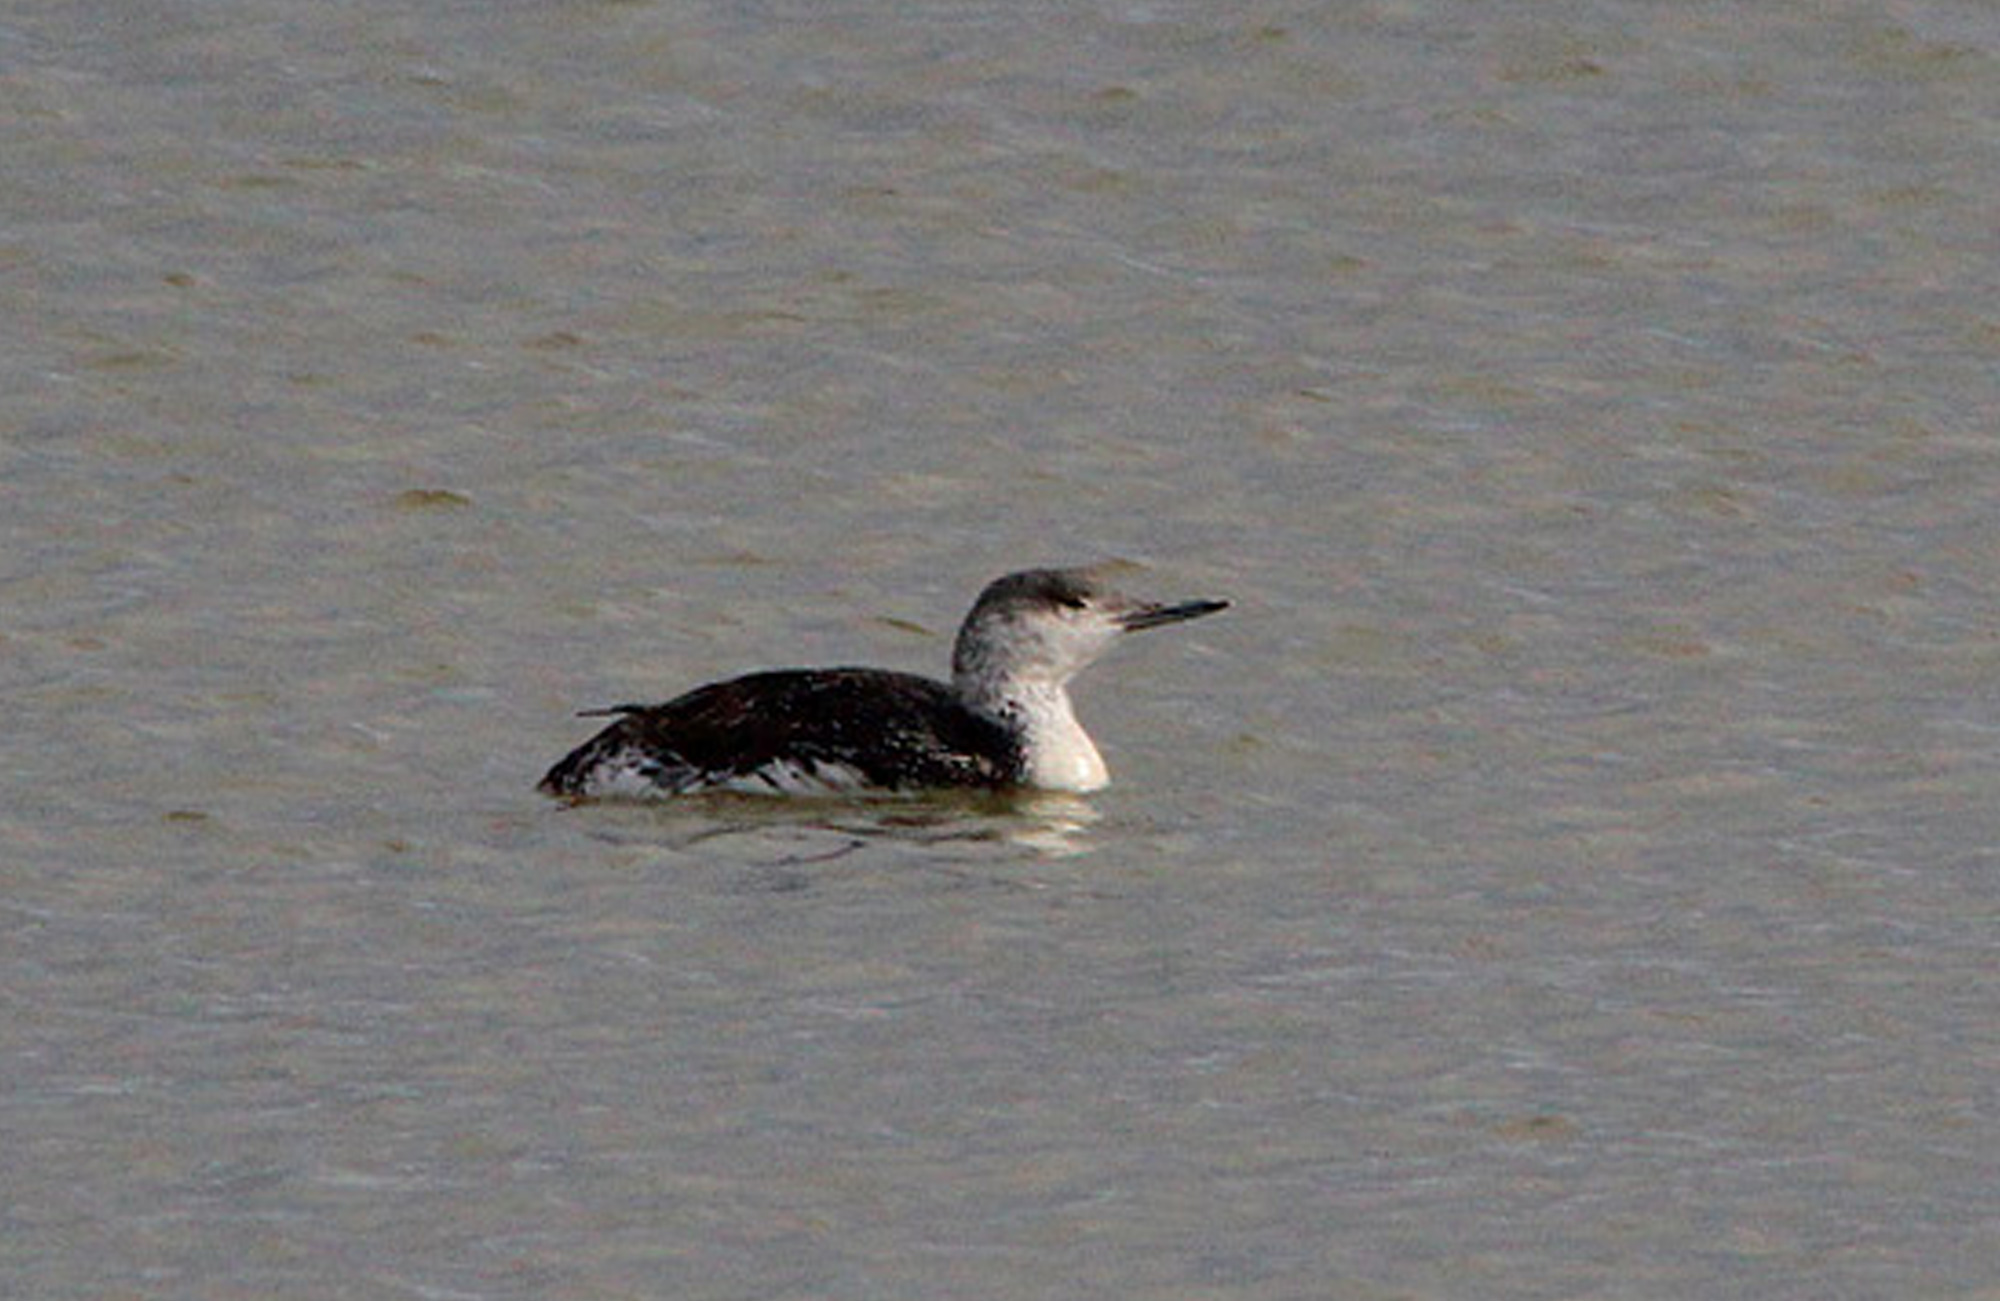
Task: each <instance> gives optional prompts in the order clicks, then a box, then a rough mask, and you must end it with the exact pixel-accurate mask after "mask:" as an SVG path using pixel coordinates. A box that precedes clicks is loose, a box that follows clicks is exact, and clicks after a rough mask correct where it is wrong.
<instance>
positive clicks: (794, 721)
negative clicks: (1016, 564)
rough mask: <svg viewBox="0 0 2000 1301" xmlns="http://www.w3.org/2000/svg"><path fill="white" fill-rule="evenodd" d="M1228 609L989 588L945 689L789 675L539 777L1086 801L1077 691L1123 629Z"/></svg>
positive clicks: (690, 706) (914, 681) (1050, 578)
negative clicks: (1038, 790)
mask: <svg viewBox="0 0 2000 1301" xmlns="http://www.w3.org/2000/svg"><path fill="white" fill-rule="evenodd" d="M1226 605H1227V602H1224V601H1193V602H1187V603H1184V604H1180V605H1156V604H1148V603H1144V602H1138V601H1133V600H1131V599H1129V598H1127V597H1124V596H1121V595H1119V594H1118V593H1116V592H1114V591H1112V590H1110V589H1109V588H1108V587H1106V586H1105V585H1104V584H1103V582H1102V581H1101V579H1100V577H1099V574H1098V571H1095V570H1088V569H1034V570H1025V571H1023V572H1021V573H1017V574H1009V575H1007V576H1005V577H1004V578H1000V579H996V580H995V581H994V582H992V583H990V584H988V585H987V587H986V589H985V590H984V591H983V592H981V593H980V596H979V599H978V601H977V602H975V603H974V605H973V607H972V611H971V613H969V614H968V615H966V617H965V622H964V624H963V625H962V626H961V627H960V629H959V632H958V638H957V641H956V642H955V643H954V646H953V650H952V680H951V682H950V683H949V684H946V683H943V682H934V681H932V680H931V679H929V678H923V677H918V676H916V675H914V674H910V673H896V672H891V671H889V670H886V669H865V668H838V669H778V670H772V671H767V672H763V673H752V674H749V675H748V676H745V677H740V678H732V679H730V680H729V681H726V682H717V683H713V684H711V685H709V686H705V687H700V688H697V689H696V690H694V691H690V692H688V693H687V694H686V695H683V696H680V697H677V698H676V699H673V700H670V701H668V702H666V703H665V704H661V705H621V706H618V707H616V708H614V709H608V710H594V711H591V712H593V713H598V714H616V715H619V718H618V721H616V722H614V723H612V724H611V725H610V726H608V727H606V728H605V729H604V730H603V731H601V732H599V733H598V734H597V735H596V736H594V737H592V738H591V739H590V740H589V741H586V742H585V743H584V744H583V745H582V746H580V747H578V748H577V749H576V750H575V751H573V752H571V753H570V754H569V755H568V756H566V757H565V758H564V759H563V760H562V761H561V762H560V763H558V764H556V765H555V767H553V768H551V769H550V770H549V772H548V774H547V775H546V776H545V777H543V778H542V782H541V788H542V789H543V790H544V791H547V792H548V793H550V794H552V795H559V796H565V797H569V798H583V797H589V796H597V795H615V794H643V795H678V794H685V793H690V792H694V791H702V790H718V789H723V790H740V791H755V792H765V793H773V794H800V793H808V792H814V791H839V790H856V789H877V790H892V791H893V790H914V789H923V788H929V787H1001V786H1014V785H1022V786H1037V787H1043V788H1047V789H1055V790H1074V791H1088V790H1095V789H1097V788H1098V787H1100V786H1102V785H1104V784H1105V782H1106V781H1107V780H1108V775H1107V773H1106V772H1105V768H1104V761H1103V759H1102V758H1101V757H1100V756H1099V755H1098V753H1097V747H1096V746H1095V745H1094V744H1093V743H1092V742H1091V740H1090V737H1089V736H1088V735H1087V734H1086V733H1085V732H1084V730H1083V728H1082V726H1081V725H1080V724H1078V722H1077V721H1076V714H1075V712H1074V710H1073V709H1072V708H1071V705H1070V699H1069V693H1068V690H1067V684H1068V682H1069V680H1070V678H1072V677H1073V676H1075V674H1076V673H1078V672H1079V671H1080V670H1082V669H1083V668H1084V667H1085V666H1086V665H1088V664H1089V663H1090V662H1091V661H1092V660H1094V659H1096V658H1097V657H1098V656H1099V655H1100V654H1102V653H1103V652H1104V650H1105V649H1106V648H1108V647H1109V646H1110V645H1111V644H1112V642H1114V641H1115V640H1116V639H1117V638H1118V636H1119V635H1120V634H1122V633H1125V632H1130V631H1134V630H1137V629H1141V628H1153V627H1158V626H1160V625H1162V624H1167V623H1175V622H1179V621H1181V620H1184V619H1193V618H1198V617H1199V616H1201V615H1205V614H1212V613H1214V612H1215V611H1217V610H1220V609H1223V608H1225V607H1226Z"/></svg>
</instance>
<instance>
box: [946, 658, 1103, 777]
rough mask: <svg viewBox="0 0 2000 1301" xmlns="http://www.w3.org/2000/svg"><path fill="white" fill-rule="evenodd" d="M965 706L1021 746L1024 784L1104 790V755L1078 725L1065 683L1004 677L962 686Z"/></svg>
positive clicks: (1080, 724)
mask: <svg viewBox="0 0 2000 1301" xmlns="http://www.w3.org/2000/svg"><path fill="white" fill-rule="evenodd" d="M957 686H958V688H959V694H960V695H961V696H962V697H963V698H964V699H965V702H966V704H967V705H969V706H970V707H971V708H973V709H974V710H976V711H978V712H979V713H981V714H984V715H986V716H987V717H989V718H992V719H994V720H995V721H997V722H998V723H1000V725H1001V726H1003V727H1005V728H1006V729H1007V730H1008V731H1009V732H1011V733H1012V734H1013V736H1014V738H1015V741H1016V743H1017V744H1018V745H1019V746H1020V747H1021V769H1022V780H1023V781H1024V782H1026V784H1028V785H1030V786H1035V787H1039V788H1041V789H1043V790H1056V791H1094V790H1098V789H1099V788H1101V787H1103V786H1104V785H1106V784H1107V783H1108V782H1109V781H1110V780H1111V778H1110V774H1109V773H1108V772H1106V771H1105V767H1104V756H1102V755H1100V754H1099V753H1098V752H1097V745H1096V743H1095V742H1093V741H1092V740H1091V739H1090V734H1089V733H1088V732H1086V731H1084V730H1083V724H1082V723H1079V722H1077V720H1076V709H1075V707H1074V706H1073V705H1071V704H1070V699H1069V691H1068V689H1067V688H1066V686H1065V685H1064V684H1063V683H1061V682H1047V681H1038V680H1023V679H1020V678H1006V679H1001V680H999V681H987V682H979V683H967V682H963V681H961V682H959V683H958V684H957Z"/></svg>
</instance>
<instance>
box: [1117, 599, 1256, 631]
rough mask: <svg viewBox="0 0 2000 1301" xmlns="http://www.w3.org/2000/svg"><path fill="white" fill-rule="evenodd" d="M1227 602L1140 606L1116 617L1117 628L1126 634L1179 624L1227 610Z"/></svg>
mask: <svg viewBox="0 0 2000 1301" xmlns="http://www.w3.org/2000/svg"><path fill="white" fill-rule="evenodd" d="M1228 608H1229V602H1227V601H1183V602H1182V603H1181V604H1179V605H1142V606H1138V607H1137V608H1135V609H1132V610H1130V611H1127V612H1126V613H1124V614H1121V615H1119V616H1118V626H1119V627H1120V628H1123V629H1124V630H1125V631H1126V632H1138V631H1139V630H1140V629H1141V628H1158V627H1159V626H1161V625H1162V624H1168V623H1180V622H1181V621H1182V620H1184V619H1199V618H1201V616H1203V615H1204V614H1214V613H1215V612H1216V611H1217V610H1227V609H1228Z"/></svg>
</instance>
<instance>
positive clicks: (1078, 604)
mask: <svg viewBox="0 0 2000 1301" xmlns="http://www.w3.org/2000/svg"><path fill="white" fill-rule="evenodd" d="M1056 603H1057V604H1058V605H1064V606H1068V607H1069V608H1070V609H1072V610H1082V609H1085V608H1087V607H1088V606H1089V605H1090V600H1089V598H1088V597H1085V596H1083V595H1082V594H1081V593H1078V592H1065V593H1063V594H1062V595H1061V596H1058V597H1057V598H1056Z"/></svg>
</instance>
